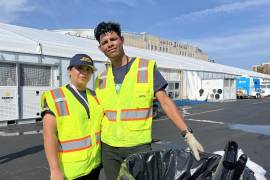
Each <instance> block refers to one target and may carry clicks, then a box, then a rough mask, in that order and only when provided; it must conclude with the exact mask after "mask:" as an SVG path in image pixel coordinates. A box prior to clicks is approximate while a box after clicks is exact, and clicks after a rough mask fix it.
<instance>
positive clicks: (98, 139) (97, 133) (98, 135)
mask: <svg viewBox="0 0 270 180" xmlns="http://www.w3.org/2000/svg"><path fill="white" fill-rule="evenodd" d="M96 144H100V132H96Z"/></svg>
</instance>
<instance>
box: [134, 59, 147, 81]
mask: <svg viewBox="0 0 270 180" xmlns="http://www.w3.org/2000/svg"><path fill="white" fill-rule="evenodd" d="M148 63H149V61H147V60H145V59H140V62H139V65H138V72H137V83H148Z"/></svg>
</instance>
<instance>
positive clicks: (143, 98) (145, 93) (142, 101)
mask: <svg viewBox="0 0 270 180" xmlns="http://www.w3.org/2000/svg"><path fill="white" fill-rule="evenodd" d="M149 92H150V91H149V90H136V92H135V93H136V95H135V96H136V100H135V101H136V106H137V107H138V108H143V107H149V106H150V105H151V101H152V97H151V96H150V94H149Z"/></svg>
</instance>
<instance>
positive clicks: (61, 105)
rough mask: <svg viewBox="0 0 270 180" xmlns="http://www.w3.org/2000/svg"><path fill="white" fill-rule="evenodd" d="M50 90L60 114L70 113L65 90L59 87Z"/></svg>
mask: <svg viewBox="0 0 270 180" xmlns="http://www.w3.org/2000/svg"><path fill="white" fill-rule="evenodd" d="M50 92H51V95H52V97H53V100H54V104H55V107H56V111H57V113H58V116H67V115H69V110H68V106H67V101H66V98H65V95H64V93H63V90H62V89H61V88H58V89H54V90H51V91H50Z"/></svg>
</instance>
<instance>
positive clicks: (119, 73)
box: [112, 57, 168, 93]
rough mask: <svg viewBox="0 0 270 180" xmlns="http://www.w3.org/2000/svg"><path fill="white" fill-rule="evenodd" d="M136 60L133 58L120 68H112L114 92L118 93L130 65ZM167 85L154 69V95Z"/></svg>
mask: <svg viewBox="0 0 270 180" xmlns="http://www.w3.org/2000/svg"><path fill="white" fill-rule="evenodd" d="M135 59H136V58H135V57H133V58H132V59H131V61H129V62H128V64H126V65H124V66H121V67H113V68H112V71H113V75H114V83H115V89H116V92H117V93H119V91H120V88H121V85H122V82H123V80H124V78H125V76H126V74H127V73H128V71H129V69H130V67H131V65H132V63H133V62H134V60H135ZM167 85H168V83H167V81H166V80H165V79H164V77H163V76H162V75H161V73H160V72H159V70H158V69H157V68H156V66H155V68H154V92H155V93H156V92H157V91H159V90H164V89H165V88H166V87H167Z"/></svg>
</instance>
